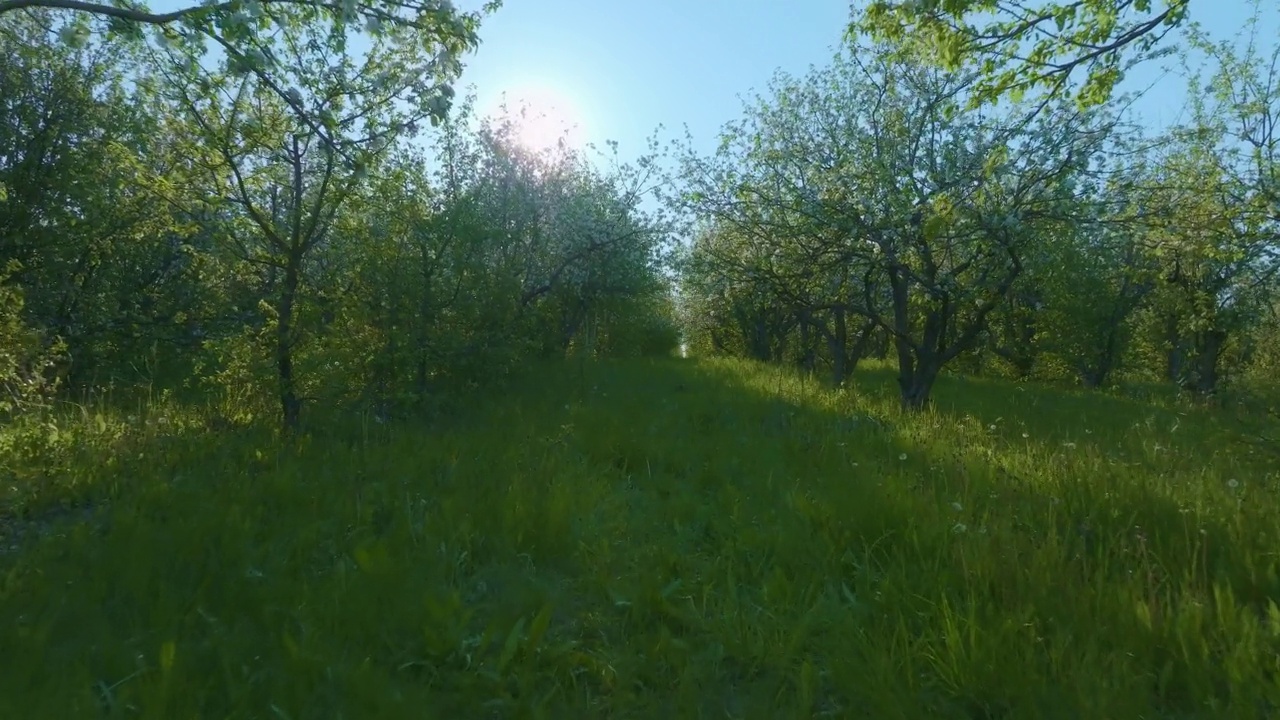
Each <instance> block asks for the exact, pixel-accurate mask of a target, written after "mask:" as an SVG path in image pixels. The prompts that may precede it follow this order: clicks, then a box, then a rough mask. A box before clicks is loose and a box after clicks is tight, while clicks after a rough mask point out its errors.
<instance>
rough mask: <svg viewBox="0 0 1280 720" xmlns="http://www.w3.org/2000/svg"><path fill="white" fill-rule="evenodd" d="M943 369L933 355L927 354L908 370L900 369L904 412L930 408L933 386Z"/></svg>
mask: <svg viewBox="0 0 1280 720" xmlns="http://www.w3.org/2000/svg"><path fill="white" fill-rule="evenodd" d="M900 362H901V361H900ZM941 369H942V367H941V364H940V363H939V362H938V361H937V359H936V358H935V357H933V355H932V354H931V353H926V354H925V355H924V357H922V358H920V359H919V360H918V361H914V362H912V363H911V364H910V366H909V367H907V368H902V367H899V370H898V389H899V392H900V395H901V398H902V407H903V409H904V410H910V411H912V412H919V411H921V410H923V409H925V408H926V407H928V405H929V397H930V394H931V393H932V392H933V384H934V382H936V381H937V379H938V373H939V372H940V371H941Z"/></svg>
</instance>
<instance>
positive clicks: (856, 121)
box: [683, 45, 1105, 409]
mask: <svg viewBox="0 0 1280 720" xmlns="http://www.w3.org/2000/svg"><path fill="white" fill-rule="evenodd" d="M902 50H903V48H902V47H901V46H892V45H890V46H886V45H879V46H872V47H869V48H863V49H858V50H853V51H851V52H850V53H849V54H848V55H845V56H842V57H840V58H838V59H837V60H836V62H835V63H834V64H833V65H832V66H831V67H830V68H828V69H825V70H820V71H815V72H813V73H811V74H810V76H809V77H808V78H806V79H805V80H803V81H798V80H792V79H789V78H786V77H785V76H784V77H782V78H781V79H780V80H779V81H778V83H777V86H776V87H775V88H774V96H773V98H771V99H770V100H767V101H766V100H762V101H760V102H758V103H757V104H756V106H754V107H752V108H749V109H748V111H747V118H746V119H745V120H744V121H743V122H742V123H740V124H738V125H736V126H732V127H730V128H729V129H728V130H727V131H726V138H725V140H724V142H723V143H722V145H721V150H720V151H719V153H718V155H717V157H716V158H714V159H712V160H707V159H702V158H698V157H696V156H695V155H692V154H687V155H686V158H685V162H684V172H683V176H684V178H685V180H686V182H687V183H689V188H690V189H689V192H688V194H687V199H688V202H689V205H690V207H691V208H692V209H693V210H695V211H700V212H702V213H703V214H705V215H706V216H708V217H710V218H715V219H716V220H717V221H720V222H724V223H727V224H729V225H730V226H731V227H733V228H734V230H735V231H743V232H745V233H747V234H748V235H749V236H750V235H755V236H757V237H759V238H760V239H761V241H762V243H763V244H762V246H761V252H763V253H765V254H766V255H767V256H769V257H777V253H775V252H774V248H775V247H779V248H790V247H792V246H794V254H793V255H792V258H793V259H792V260H790V261H788V263H787V265H788V266H789V267H791V266H797V263H802V264H803V265H804V266H807V267H809V268H821V269H822V272H823V273H824V274H825V275H826V276H825V277H821V276H815V278H817V277H820V278H821V282H822V283H823V285H827V283H830V285H829V286H828V287H831V288H832V289H833V290H837V291H840V292H844V293H847V295H846V296H845V297H844V298H843V302H844V303H846V306H847V307H849V308H851V309H853V311H854V312H856V313H857V314H858V315H861V316H862V317H864V318H866V319H867V320H869V321H870V322H871V323H873V324H874V325H875V326H876V327H878V328H880V329H881V330H883V331H884V332H885V333H887V334H888V335H889V336H890V337H891V338H892V342H893V345H894V348H895V351H896V354H897V359H898V369H899V377H898V381H899V385H900V390H901V397H902V402H903V405H904V406H905V407H907V408H910V409H919V408H921V407H923V406H924V405H925V404H926V403H927V401H928V398H929V394H930V391H931V389H932V387H933V384H934V381H935V380H936V378H937V376H938V373H939V372H940V371H941V370H942V368H943V367H944V366H945V365H946V364H947V363H948V362H950V361H951V360H953V359H955V358H956V357H957V356H958V355H960V354H961V353H963V352H966V351H968V350H971V349H972V348H974V347H975V346H976V345H977V343H979V342H980V340H981V339H982V337H983V333H984V332H985V331H986V329H987V327H988V318H989V316H990V315H991V313H992V312H993V311H994V310H995V309H996V307H997V306H999V305H1000V303H1001V302H1002V300H1003V299H1004V298H1005V297H1006V295H1007V294H1008V292H1009V291H1010V290H1011V289H1012V288H1013V287H1014V284H1015V282H1016V281H1017V280H1018V278H1019V277H1020V276H1021V275H1022V272H1023V269H1024V265H1023V257H1024V254H1025V253H1026V251H1027V248H1028V246H1029V245H1031V244H1032V243H1034V242H1035V239H1036V236H1037V234H1039V233H1042V232H1043V229H1044V227H1047V226H1051V225H1053V224H1054V223H1060V222H1066V221H1069V217H1068V216H1067V215H1066V214H1065V204H1066V201H1067V200H1068V199H1069V195H1070V187H1069V186H1070V183H1071V182H1072V181H1073V176H1074V175H1075V174H1076V173H1077V172H1078V170H1079V168H1081V167H1086V166H1088V164H1089V163H1090V162H1091V161H1092V160H1093V158H1094V156H1095V155H1096V153H1097V152H1098V149H1099V147H1100V145H1101V139H1102V138H1103V137H1105V127H1104V126H1103V124H1102V123H1101V122H1100V119H1099V118H1098V117H1095V116H1094V115H1093V114H1091V113H1086V112H1082V111H1078V110H1074V109H1071V108H1069V107H1066V106H1065V105H1062V104H1059V105H1055V106H1053V107H1052V108H1051V111H1050V112H1048V113H1039V112H1037V110H1036V109H1031V110H1023V111H1020V110H1017V109H1015V110H1012V111H1009V112H1008V113H1007V114H1006V115H1004V116H990V117H989V116H985V115H983V114H980V113H975V112H968V113H966V112H964V111H963V105H964V102H965V98H966V93H967V92H968V90H969V89H970V88H971V87H972V84H973V82H974V81H975V77H974V76H973V75H972V74H966V75H955V74H952V73H946V72H944V71H940V70H937V69H934V68H930V67H928V66H927V65H925V64H924V63H922V62H921V61H920V60H919V59H918V58H916V57H914V55H913V54H912V53H910V52H903V51H902ZM863 57H865V58H869V59H868V60H866V61H865V62H864V61H862V60H860V59H859V58H863ZM766 239H768V240H767V241H766ZM783 252H787V251H783ZM851 270H852V271H854V272H855V273H856V275H855V276H854V277H856V278H857V279H856V281H853V280H852V279H851V278H849V277H848V276H845V277H844V278H841V276H840V275H839V274H836V275H832V274H831V273H832V272H835V273H848V272H850V271H851ZM791 277H792V278H793V279H794V278H796V277H798V276H797V275H795V274H792V275H791ZM788 284H789V283H787V282H785V281H784V282H781V283H779V285H781V286H786V285H788Z"/></svg>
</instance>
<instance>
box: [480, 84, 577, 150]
mask: <svg viewBox="0 0 1280 720" xmlns="http://www.w3.org/2000/svg"><path fill="white" fill-rule="evenodd" d="M503 105H505V112H506V114H507V115H508V116H509V117H510V118H511V119H512V122H513V125H514V126H515V140H516V142H518V143H520V144H521V145H522V146H524V147H525V148H527V149H529V150H533V151H534V152H541V151H543V150H551V149H555V148H558V147H559V146H560V143H561V142H562V141H563V142H564V144H565V145H567V146H568V147H570V148H580V147H581V146H582V144H583V135H584V133H585V128H584V127H583V125H584V116H583V114H582V111H581V110H580V109H579V108H578V106H577V105H576V104H575V103H574V102H573V101H572V100H571V99H570V98H569V96H568V95H567V94H566V93H563V92H559V91H556V90H555V89H553V88H551V87H550V86H547V85H541V84H537V85H535V84H528V85H521V86H519V87H516V88H514V89H512V90H508V91H507V92H505V93H503V96H502V98H501V99H500V100H499V107H498V108H497V109H496V112H495V114H496V115H499V116H501V114H502V113H503V111H504V110H503V107H502V106H503Z"/></svg>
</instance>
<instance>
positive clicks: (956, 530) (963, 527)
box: [951, 523, 969, 535]
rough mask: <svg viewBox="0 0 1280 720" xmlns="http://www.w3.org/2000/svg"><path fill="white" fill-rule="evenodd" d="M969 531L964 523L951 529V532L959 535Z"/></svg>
mask: <svg viewBox="0 0 1280 720" xmlns="http://www.w3.org/2000/svg"><path fill="white" fill-rule="evenodd" d="M968 529H969V526H967V525H965V524H964V523H956V524H955V525H953V526H952V527H951V532H953V533H956V534H957V535H958V534H960V533H962V532H965V531H966V530H968Z"/></svg>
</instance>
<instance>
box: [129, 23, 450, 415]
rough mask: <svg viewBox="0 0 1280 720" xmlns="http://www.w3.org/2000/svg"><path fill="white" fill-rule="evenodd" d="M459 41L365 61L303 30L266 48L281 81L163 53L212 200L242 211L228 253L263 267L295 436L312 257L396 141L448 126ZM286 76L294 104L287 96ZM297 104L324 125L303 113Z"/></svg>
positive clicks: (314, 28) (325, 35) (401, 48)
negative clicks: (298, 364)
mask: <svg viewBox="0 0 1280 720" xmlns="http://www.w3.org/2000/svg"><path fill="white" fill-rule="evenodd" d="M457 32H458V33H461V35H460V36H458V37H454V36H446V37H444V38H440V37H438V36H432V39H431V41H430V42H427V41H425V40H424V39H423V38H420V37H414V38H408V37H404V36H401V35H399V34H397V33H389V34H386V35H380V36H376V37H375V38H374V41H373V43H372V45H371V46H370V47H369V48H368V49H367V50H366V51H365V52H364V53H363V55H362V56H361V57H360V58H359V60H358V61H357V60H356V59H353V58H351V57H346V56H342V55H335V53H334V50H335V46H334V45H333V42H334V40H333V38H332V36H331V34H330V32H329V28H325V27H321V26H318V25H299V26H296V27H293V28H292V29H291V30H290V32H287V33H285V34H284V35H283V36H281V37H278V38H275V39H273V40H271V41H270V42H271V44H270V45H266V44H263V45H262V48H263V54H264V55H266V56H269V57H270V58H272V60H271V63H272V64H273V66H274V67H276V68H277V70H278V73H277V75H276V76H275V77H274V78H272V77H267V76H264V75H263V74H262V73H261V72H258V71H257V70H256V68H257V67H258V65H257V64H248V65H245V64H236V63H234V62H231V63H228V64H227V66H226V67H224V68H223V69H222V70H219V71H208V70H206V69H204V68H203V67H201V66H199V65H193V64H192V63H190V62H189V60H190V57H191V56H190V54H189V51H188V50H187V49H184V48H180V47H179V48H175V47H173V46H167V47H162V48H159V49H158V50H157V51H156V53H155V55H154V56H153V64H154V65H155V66H157V67H159V68H161V69H162V73H163V76H164V80H165V82H164V83H163V84H162V86H161V87H160V92H161V93H163V94H164V95H166V96H167V97H169V98H170V99H171V101H172V102H173V106H174V108H175V110H176V112H177V113H179V114H180V115H181V116H183V117H185V118H186V119H187V120H186V122H187V124H188V128H189V131H190V133H191V136H192V139H193V140H194V144H193V145H192V146H191V148H190V157H191V159H192V160H191V161H192V163H193V164H194V165H195V166H196V167H197V168H198V169H200V170H201V171H202V172H203V173H204V174H205V178H206V182H207V186H206V190H205V192H206V193H207V197H208V198H209V201H210V202H215V203H216V202H226V203H229V207H230V208H231V209H232V211H233V215H234V221H233V222H231V223H229V224H228V225H227V226H226V227H225V228H224V237H225V238H226V240H227V242H228V243H229V245H228V249H229V250H231V251H232V252H234V253H235V255H236V256H237V257H238V259H239V260H240V261H241V262H242V263H245V264H247V265H248V266H251V267H254V268H258V273H257V275H258V278H259V281H260V285H259V287H260V289H261V292H262V293H263V298H264V300H269V306H270V313H269V317H268V318H267V319H266V320H267V322H268V323H269V325H270V327H271V328H272V333H273V336H274V339H273V341H272V345H273V350H272V353H273V355H274V365H275V369H276V379H277V385H278V396H279V403H280V408H281V418H282V422H283V424H284V427H285V428H286V429H287V430H293V429H296V427H297V425H298V422H299V417H300V413H301V407H302V398H301V396H300V394H299V391H298V378H297V376H296V374H295V347H296V345H297V344H298V343H299V342H300V341H301V340H302V337H303V335H302V333H301V332H300V325H299V317H298V316H297V312H298V310H299V309H300V302H301V301H302V300H303V299H304V296H305V295H307V294H308V290H311V291H314V286H311V282H313V281H314V278H311V277H309V275H310V274H312V273H313V272H314V265H313V263H312V262H311V259H312V257H313V255H314V253H315V252H316V251H317V249H318V248H319V247H320V246H321V245H322V244H323V243H325V242H326V241H327V240H328V239H329V233H330V230H331V229H332V227H333V223H334V219H335V217H336V216H337V214H338V213H339V211H340V210H341V209H342V207H343V205H344V204H345V203H346V202H347V201H348V200H349V199H350V198H351V197H352V196H353V195H354V194H355V193H356V191H357V190H358V188H359V187H360V185H361V183H363V182H364V181H365V180H366V178H367V177H368V174H369V172H370V171H371V170H376V169H377V168H378V166H379V164H380V163H381V162H382V161H383V160H384V158H385V156H386V153H387V152H388V150H389V149H390V148H391V147H392V146H393V144H394V142H395V141H396V140H397V139H398V138H399V137H402V136H405V135H410V134H412V133H414V132H416V131H417V129H418V125H419V123H420V122H422V121H424V120H427V119H430V120H432V121H434V122H438V121H439V120H441V119H443V118H444V117H445V115H446V113H447V112H448V109H449V104H450V103H449V99H450V98H451V97H452V95H453V91H452V87H451V85H450V83H451V81H452V80H453V79H454V77H455V76H456V74H457V72H458V71H459V69H460V68H459V66H458V65H457V63H456V60H455V59H454V58H453V56H452V53H453V48H454V47H455V46H456V45H457V44H459V43H465V42H467V37H466V34H465V32H466V31H465V30H464V29H458V30H457ZM260 42H263V43H266V42H267V41H265V40H262V41H260ZM339 47H340V46H339ZM281 79H283V80H284V81H287V83H288V88H289V90H288V92H287V93H285V94H286V95H287V96H288V97H287V99H282V96H281V93H280V92H279V89H280V88H279V85H278V81H280V80H281ZM298 107H305V108H307V109H308V111H309V112H311V113H313V114H314V116H315V117H318V118H320V119H321V120H322V125H323V127H322V128H321V129H317V127H316V124H315V123H313V122H311V121H310V120H308V119H306V118H302V117H300V116H299V115H298V114H297V113H296V112H293V110H296V108H298Z"/></svg>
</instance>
